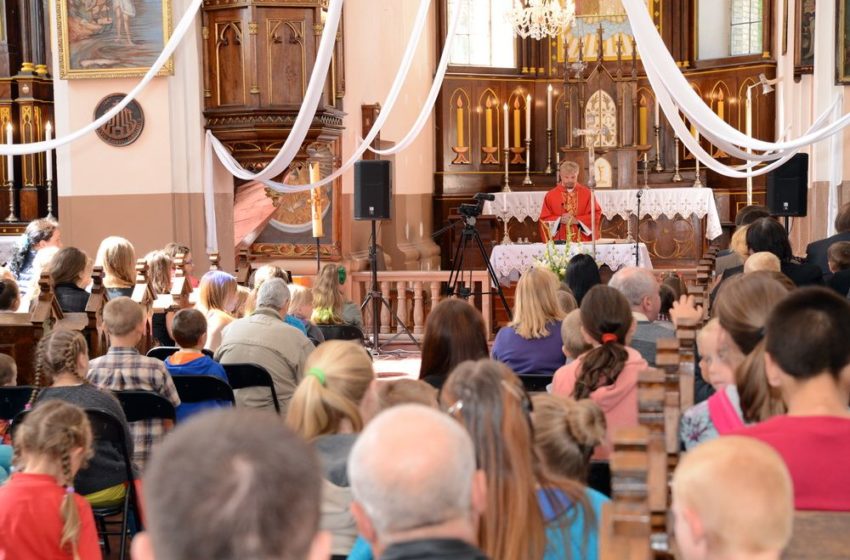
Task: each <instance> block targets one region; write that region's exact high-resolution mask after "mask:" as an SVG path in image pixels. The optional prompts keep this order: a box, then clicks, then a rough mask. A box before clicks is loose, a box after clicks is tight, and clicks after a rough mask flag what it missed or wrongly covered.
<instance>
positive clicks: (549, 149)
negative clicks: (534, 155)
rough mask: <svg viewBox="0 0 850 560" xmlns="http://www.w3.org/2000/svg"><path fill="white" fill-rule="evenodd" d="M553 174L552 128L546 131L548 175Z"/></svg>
mask: <svg viewBox="0 0 850 560" xmlns="http://www.w3.org/2000/svg"><path fill="white" fill-rule="evenodd" d="M551 173H552V128H551V127H550V128H549V129H547V130H546V175H550V174H551Z"/></svg>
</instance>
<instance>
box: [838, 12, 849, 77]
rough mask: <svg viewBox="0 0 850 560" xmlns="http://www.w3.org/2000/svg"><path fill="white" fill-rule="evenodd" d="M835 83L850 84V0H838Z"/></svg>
mask: <svg viewBox="0 0 850 560" xmlns="http://www.w3.org/2000/svg"><path fill="white" fill-rule="evenodd" d="M836 3H837V6H836V9H835V13H836V15H837V17H836V33H835V43H836V44H835V83H836V84H844V85H847V84H850V36H848V33H850V0H836Z"/></svg>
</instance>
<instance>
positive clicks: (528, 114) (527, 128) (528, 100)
mask: <svg viewBox="0 0 850 560" xmlns="http://www.w3.org/2000/svg"><path fill="white" fill-rule="evenodd" d="M525 139H526V140H528V141H531V94H528V95H526V96H525Z"/></svg>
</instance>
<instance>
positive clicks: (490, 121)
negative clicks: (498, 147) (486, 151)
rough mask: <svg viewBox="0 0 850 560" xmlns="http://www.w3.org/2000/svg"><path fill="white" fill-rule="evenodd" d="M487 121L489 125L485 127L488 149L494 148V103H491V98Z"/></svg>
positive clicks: (488, 102)
mask: <svg viewBox="0 0 850 560" xmlns="http://www.w3.org/2000/svg"><path fill="white" fill-rule="evenodd" d="M485 119H486V121H487V125H486V127H485V131H486V134H485V136H486V142H485V146H486V147H488V148H492V147H493V103H492V102H491V101H490V98H489V97H488V98H487V111H486V114H485Z"/></svg>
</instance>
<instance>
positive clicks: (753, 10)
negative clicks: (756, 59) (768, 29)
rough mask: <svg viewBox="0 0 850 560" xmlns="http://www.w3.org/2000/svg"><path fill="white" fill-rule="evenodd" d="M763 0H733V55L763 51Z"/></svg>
mask: <svg viewBox="0 0 850 560" xmlns="http://www.w3.org/2000/svg"><path fill="white" fill-rule="evenodd" d="M763 20H764V7H763V1H762V0H732V26H731V54H732V56H740V55H748V54H761V53H762V50H763V49H762V37H763V34H762V26H763Z"/></svg>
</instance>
